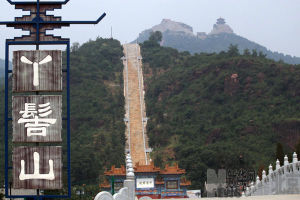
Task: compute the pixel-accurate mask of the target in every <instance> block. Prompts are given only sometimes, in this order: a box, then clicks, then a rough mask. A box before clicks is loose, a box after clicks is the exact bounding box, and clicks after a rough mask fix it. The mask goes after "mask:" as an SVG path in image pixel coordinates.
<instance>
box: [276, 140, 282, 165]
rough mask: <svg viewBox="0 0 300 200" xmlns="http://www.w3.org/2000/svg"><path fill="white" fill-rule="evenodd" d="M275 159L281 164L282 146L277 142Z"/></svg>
mask: <svg viewBox="0 0 300 200" xmlns="http://www.w3.org/2000/svg"><path fill="white" fill-rule="evenodd" d="M276 159H278V160H279V162H280V165H283V161H284V153H283V147H282V144H281V143H277V146H276Z"/></svg>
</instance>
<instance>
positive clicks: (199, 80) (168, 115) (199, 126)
mask: <svg viewBox="0 0 300 200" xmlns="http://www.w3.org/2000/svg"><path fill="white" fill-rule="evenodd" d="M156 36H157V35H156ZM156 36H155V35H154V37H152V38H151V40H150V41H145V42H144V43H143V44H142V48H141V49H142V56H143V62H144V77H145V88H146V97H145V98H146V107H147V108H146V109H147V116H148V117H149V121H148V127H147V133H148V136H149V140H150V141H149V142H150V145H151V146H152V147H153V148H154V152H153V156H152V159H153V160H154V162H155V163H156V164H157V165H162V163H166V162H174V161H176V162H177V161H178V162H179V165H180V167H182V168H184V169H186V170H187V176H188V178H189V179H190V180H192V186H193V187H194V188H199V187H200V186H201V184H203V183H204V181H206V170H207V168H213V169H220V168H227V169H228V168H231V169H239V168H240V167H244V168H253V169H255V170H258V169H259V168H263V167H264V168H265V169H267V168H268V165H269V164H270V163H272V164H274V160H275V152H276V145H277V143H281V144H283V146H284V152H285V153H287V154H289V153H291V152H292V150H294V147H295V145H296V143H297V141H298V140H299V138H300V113H299V110H300V104H299V101H300V65H289V64H284V63H281V62H280V63H279V62H275V61H272V60H269V59H266V58H265V56H264V55H263V54H260V56H259V55H257V53H256V52H253V53H250V52H245V55H240V54H239V51H238V49H237V47H236V46H231V47H230V49H229V50H228V51H227V52H222V53H220V54H216V53H212V54H207V53H202V54H195V55H190V54H189V53H187V52H183V53H180V52H178V51H177V50H175V49H172V48H167V47H161V46H160V45H159V44H158V43H156V42H158V41H159V35H158V37H156ZM290 159H291V157H290Z"/></svg>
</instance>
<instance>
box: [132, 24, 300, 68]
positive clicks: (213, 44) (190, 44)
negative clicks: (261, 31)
mask: <svg viewBox="0 0 300 200" xmlns="http://www.w3.org/2000/svg"><path fill="white" fill-rule="evenodd" d="M155 31H160V32H162V34H163V40H162V42H161V45H162V46H167V47H173V48H176V49H178V50H179V51H189V52H190V53H213V52H216V53H219V52H221V51H227V49H228V47H229V46H230V44H233V45H238V48H239V50H240V52H241V53H242V52H243V51H244V50H245V49H249V50H253V49H256V51H257V53H258V52H260V51H261V52H262V53H263V54H266V56H267V58H270V59H273V60H276V61H279V60H282V61H284V62H286V63H289V64H300V58H299V57H295V56H290V55H284V54H283V53H278V52H272V51H270V50H268V49H267V48H266V47H264V46H262V45H260V44H257V43H255V42H252V41H250V40H248V39H246V38H244V37H242V36H239V35H237V34H235V33H234V31H233V30H232V28H231V27H230V26H229V25H228V24H226V22H225V19H223V18H219V19H217V22H216V24H214V25H213V29H212V31H211V32H210V33H208V34H207V33H205V32H197V33H196V34H195V33H194V32H193V28H192V27H191V26H189V25H186V24H184V23H181V22H175V21H172V20H170V19H163V20H162V22H161V23H160V24H158V25H155V26H153V27H152V28H150V29H147V30H145V31H143V32H141V33H140V34H139V36H138V38H137V40H135V41H134V42H136V41H138V42H139V43H142V42H144V41H145V40H147V39H148V38H149V36H150V33H151V32H155Z"/></svg>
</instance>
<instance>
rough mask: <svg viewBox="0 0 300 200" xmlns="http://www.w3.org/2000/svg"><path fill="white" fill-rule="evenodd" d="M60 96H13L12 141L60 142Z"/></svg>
mask: <svg viewBox="0 0 300 200" xmlns="http://www.w3.org/2000/svg"><path fill="white" fill-rule="evenodd" d="M61 110H62V99H61V96H42V95H40V96H14V97H13V122H14V123H13V142H61V141H62V139H61V128H62V119H61Z"/></svg>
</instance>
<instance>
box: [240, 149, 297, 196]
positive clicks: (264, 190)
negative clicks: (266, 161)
mask: <svg viewBox="0 0 300 200" xmlns="http://www.w3.org/2000/svg"><path fill="white" fill-rule="evenodd" d="M276 194H300V161H298V158H297V154H296V153H294V154H293V161H292V163H289V161H288V157H287V156H285V157H284V164H283V166H280V162H279V160H278V159H277V161H276V169H275V170H273V167H272V165H271V164H270V166H269V173H268V175H266V171H265V170H263V172H262V179H261V180H260V179H259V177H258V176H257V178H256V182H255V183H253V182H252V183H251V186H250V187H247V190H246V192H245V196H258V195H276Z"/></svg>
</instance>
